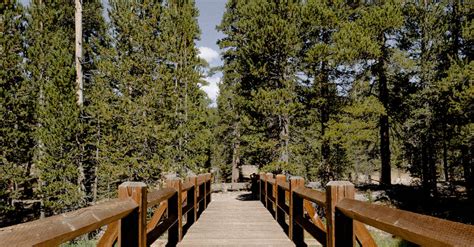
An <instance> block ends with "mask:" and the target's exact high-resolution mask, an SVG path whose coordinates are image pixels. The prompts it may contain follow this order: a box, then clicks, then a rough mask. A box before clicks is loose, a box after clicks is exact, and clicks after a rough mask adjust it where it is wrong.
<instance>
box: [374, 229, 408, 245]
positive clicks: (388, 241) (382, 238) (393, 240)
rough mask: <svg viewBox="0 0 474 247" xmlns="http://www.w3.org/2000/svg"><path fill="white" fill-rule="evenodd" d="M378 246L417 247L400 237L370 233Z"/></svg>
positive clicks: (377, 232)
mask: <svg viewBox="0 0 474 247" xmlns="http://www.w3.org/2000/svg"><path fill="white" fill-rule="evenodd" d="M370 234H371V235H372V237H373V238H374V240H375V242H376V243H377V246H379V247H412V246H416V245H413V244H411V243H410V242H407V241H405V240H403V239H400V238H398V237H393V236H392V235H391V234H388V233H385V232H379V231H370Z"/></svg>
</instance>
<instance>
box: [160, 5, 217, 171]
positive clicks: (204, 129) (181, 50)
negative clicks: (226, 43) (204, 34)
mask: <svg viewBox="0 0 474 247" xmlns="http://www.w3.org/2000/svg"><path fill="white" fill-rule="evenodd" d="M197 16H198V10H197V8H196V6H195V4H194V1H179V0H177V1H169V2H167V3H166V4H165V9H164V12H163V17H162V19H161V23H160V27H161V30H162V32H161V36H160V41H161V43H162V45H163V50H164V51H165V53H164V56H163V59H164V64H163V65H164V66H163V67H164V68H163V70H162V75H161V76H162V80H163V85H164V88H163V90H164V95H165V112H164V114H165V116H164V120H165V122H166V125H167V128H169V129H167V132H168V134H169V136H168V138H169V139H168V140H169V142H168V143H167V144H166V145H167V147H168V148H169V149H168V150H167V151H166V152H165V153H164V155H165V157H166V159H167V160H169V162H170V163H169V164H170V166H169V167H168V170H170V171H177V172H180V173H184V172H187V171H193V172H195V173H197V172H199V170H200V169H199V168H202V167H203V166H205V164H208V165H207V166H209V164H210V155H209V148H210V146H209V144H210V142H209V140H210V138H211V133H210V128H209V127H210V126H208V122H207V118H208V117H209V116H208V112H207V105H208V103H209V102H208V101H207V100H206V99H207V97H206V96H205V93H204V92H203V91H202V90H201V89H200V88H199V84H200V83H201V84H202V83H203V81H201V72H200V68H201V66H202V63H201V60H200V59H199V58H198V56H197V49H196V47H195V41H196V40H197V39H198V38H199V35H200V31H199V26H198V23H197Z"/></svg>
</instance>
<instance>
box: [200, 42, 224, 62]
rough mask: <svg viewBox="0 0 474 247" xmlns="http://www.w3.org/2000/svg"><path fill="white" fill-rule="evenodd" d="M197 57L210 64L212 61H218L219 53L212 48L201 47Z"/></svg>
mask: <svg viewBox="0 0 474 247" xmlns="http://www.w3.org/2000/svg"><path fill="white" fill-rule="evenodd" d="M199 57H200V58H202V59H204V60H206V62H207V63H209V64H211V63H212V62H213V61H214V60H219V53H218V52H217V51H215V50H213V49H212V48H209V47H205V46H201V47H199Z"/></svg>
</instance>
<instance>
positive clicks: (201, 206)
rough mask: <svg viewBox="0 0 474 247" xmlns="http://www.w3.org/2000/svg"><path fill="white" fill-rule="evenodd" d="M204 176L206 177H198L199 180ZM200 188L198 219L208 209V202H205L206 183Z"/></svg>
mask: <svg viewBox="0 0 474 247" xmlns="http://www.w3.org/2000/svg"><path fill="white" fill-rule="evenodd" d="M203 176H204V175H202V174H201V175H199V176H198V177H200V178H199V180H201V178H203ZM198 187H199V192H198V193H199V200H200V201H199V211H198V217H200V216H201V214H202V212H204V209H205V208H206V201H205V200H206V199H205V197H206V188H205V187H206V185H205V183H204V182H203V183H201V184H200V185H199V186H198Z"/></svg>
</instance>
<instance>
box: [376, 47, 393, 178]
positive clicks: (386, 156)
mask: <svg viewBox="0 0 474 247" xmlns="http://www.w3.org/2000/svg"><path fill="white" fill-rule="evenodd" d="M386 53H387V52H386V48H385V47H384V48H383V49H382V56H381V57H380V58H379V60H378V64H377V69H376V74H377V75H378V78H379V100H380V102H381V103H382V105H383V106H384V108H385V112H386V114H384V115H382V116H380V119H379V124H380V156H381V163H382V170H381V179H380V182H381V183H382V184H383V185H390V184H391V181H392V177H391V167H390V137H389V131H390V125H389V120H388V101H389V100H388V88H387V77H386V75H385V60H384V57H386V55H387V54H386Z"/></svg>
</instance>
